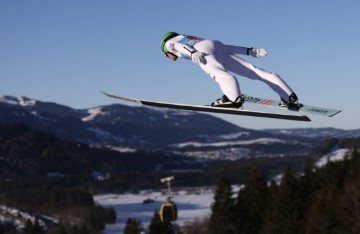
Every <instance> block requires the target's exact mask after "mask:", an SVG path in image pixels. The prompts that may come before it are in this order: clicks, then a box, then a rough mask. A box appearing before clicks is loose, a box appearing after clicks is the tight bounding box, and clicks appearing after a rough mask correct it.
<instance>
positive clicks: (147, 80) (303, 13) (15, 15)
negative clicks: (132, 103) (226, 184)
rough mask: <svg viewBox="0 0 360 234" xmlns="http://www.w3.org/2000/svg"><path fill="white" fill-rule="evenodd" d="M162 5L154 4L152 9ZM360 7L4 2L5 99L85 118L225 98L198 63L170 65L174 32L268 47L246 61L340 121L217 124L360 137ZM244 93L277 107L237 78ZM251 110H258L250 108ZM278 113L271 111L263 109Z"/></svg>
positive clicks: (0, 43) (0, 54)
mask: <svg viewBox="0 0 360 234" xmlns="http://www.w3.org/2000/svg"><path fill="white" fill-rule="evenodd" d="M155 2H156V3H155ZM359 10H360V2H359V1H356V0H349V1H325V0H319V1H310V0H304V1H285V0H278V1H235V0H234V1H226V0H224V1H216V2H215V1H214V2H212V1H191V2H173V1H162V0H159V1H145V0H144V1H136V0H132V1H115V0H106V1H99V0H63V1H56V0H53V1H50V0H48V1H45V0H34V1H17V0H15V1H10V0H3V1H0V30H1V36H0V95H12V96H27V97H30V98H34V99H38V100H42V101H50V102H57V103H59V104H63V105H67V106H70V107H74V108H79V109H85V108H90V107H95V106H99V105H107V104H111V103H115V102H116V100H112V99H109V98H108V97H105V96H103V95H102V94H100V92H99V90H104V91H107V92H110V93H114V94H119V95H124V96H129V97H136V98H144V99H149V100H157V101H170V102H178V103H189V104H208V103H211V102H212V101H214V100H215V99H217V98H219V97H220V96H222V94H221V92H220V89H219V87H218V86H217V84H216V83H215V82H214V81H212V80H211V79H210V78H209V77H208V76H207V75H206V74H205V73H204V72H203V71H202V70H201V69H200V68H199V67H198V65H196V64H193V63H192V62H190V61H185V60H178V61H177V62H172V61H170V60H168V59H166V58H165V57H164V55H163V54H162V53H161V51H160V47H159V43H160V39H161V37H162V35H163V34H164V33H166V32H168V31H176V32H178V33H184V34H190V35H196V36H200V37H204V38H209V39H216V40H220V41H222V42H223V43H225V44H233V45H239V46H246V47H251V46H253V47H258V48H266V49H267V50H268V52H269V55H268V56H267V57H264V58H260V59H256V58H252V57H246V58H245V59H246V60H248V61H250V62H251V63H253V64H254V65H256V66H258V67H260V68H263V69H266V70H268V71H272V72H275V73H277V74H279V75H280V76H281V77H282V78H283V79H284V80H285V81H286V82H287V83H288V84H289V85H290V86H291V87H292V88H293V89H294V90H295V91H296V93H297V95H298V96H299V99H300V101H301V102H303V103H306V104H311V105H315V106H323V107H333V108H335V109H341V110H343V112H342V113H341V114H339V115H338V116H335V117H333V118H323V117H316V116H310V118H312V120H313V121H312V122H311V123H303V122H292V121H282V120H272V119H270V120H269V119H261V118H251V117H239V116H228V115H216V116H217V117H221V118H223V119H225V120H226V121H230V122H232V123H235V124H237V125H239V126H241V127H246V128H253V129H264V128H307V127H335V128H342V129H357V128H360V122H359V120H358V119H359V115H360V109H359V107H358V105H357V102H358V101H359V100H360V92H359V84H360V77H359V66H360V63H359V62H360V59H359V58H358V56H359V54H360V45H359V44H360V30H359V22H360V15H359ZM238 80H239V83H240V86H241V89H242V91H243V92H244V93H247V94H251V95H253V96H259V97H268V98H274V99H276V98H278V97H277V95H276V94H275V93H273V92H272V91H271V90H270V88H268V87H267V86H266V85H264V84H263V83H261V82H259V81H252V80H249V79H247V78H244V77H238ZM246 108H248V109H251V108H253V107H251V106H246ZM262 110H264V111H271V109H262Z"/></svg>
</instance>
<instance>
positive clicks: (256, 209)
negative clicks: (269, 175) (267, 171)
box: [236, 167, 268, 233]
mask: <svg viewBox="0 0 360 234" xmlns="http://www.w3.org/2000/svg"><path fill="white" fill-rule="evenodd" d="M267 194H268V189H267V185H266V181H265V179H264V177H262V176H261V175H260V173H259V172H258V171H257V170H256V168H255V167H251V168H250V170H249V174H248V176H247V178H246V180H245V184H244V188H243V189H241V190H240V191H239V193H238V198H237V205H236V208H237V211H238V217H237V233H258V232H259V230H260V229H261V227H262V225H263V221H264V214H265V211H266V208H267Z"/></svg>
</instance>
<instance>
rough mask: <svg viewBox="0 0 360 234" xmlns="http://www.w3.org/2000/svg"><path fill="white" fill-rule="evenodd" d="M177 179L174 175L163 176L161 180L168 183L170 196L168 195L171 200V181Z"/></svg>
mask: <svg viewBox="0 0 360 234" xmlns="http://www.w3.org/2000/svg"><path fill="white" fill-rule="evenodd" d="M173 180H175V178H174V176H169V177H165V178H162V179H161V180H160V182H161V183H166V185H167V186H168V196H167V200H168V201H169V202H170V201H171V198H172V193H171V181H173Z"/></svg>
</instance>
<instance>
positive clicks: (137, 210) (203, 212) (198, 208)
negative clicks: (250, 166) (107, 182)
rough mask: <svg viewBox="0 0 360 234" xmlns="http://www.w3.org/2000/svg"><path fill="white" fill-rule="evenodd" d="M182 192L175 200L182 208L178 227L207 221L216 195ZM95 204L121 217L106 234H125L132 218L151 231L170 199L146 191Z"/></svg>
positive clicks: (99, 199)
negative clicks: (128, 220)
mask: <svg viewBox="0 0 360 234" xmlns="http://www.w3.org/2000/svg"><path fill="white" fill-rule="evenodd" d="M190 191H191V190H189V191H186V190H181V191H178V192H175V193H174V198H173V199H172V200H173V201H174V202H175V203H176V205H177V208H178V219H177V220H176V222H175V223H176V224H178V225H180V226H181V225H183V224H184V223H185V222H187V221H193V220H195V219H197V218H199V219H201V218H205V217H207V216H209V215H210V213H211V208H210V207H211V204H212V202H213V200H214V193H213V191H212V190H211V189H200V188H199V189H196V190H195V191H191V192H190ZM94 199H95V201H96V202H97V203H99V204H100V205H102V206H104V207H113V208H114V209H115V211H116V214H117V220H116V223H115V224H110V225H107V226H106V228H105V230H104V233H105V234H115V233H116V234H119V233H123V230H124V228H125V224H126V221H127V219H128V218H135V219H138V220H140V221H141V223H142V225H143V227H144V228H146V229H147V228H148V226H149V224H150V222H151V219H152V217H153V215H154V212H155V210H157V211H159V209H160V207H161V204H162V203H163V202H165V201H166V195H164V194H162V193H161V192H159V191H155V192H150V191H143V192H141V193H139V194H106V195H98V196H95V197H94ZM146 199H153V200H154V202H152V203H150V204H143V201H144V200H146Z"/></svg>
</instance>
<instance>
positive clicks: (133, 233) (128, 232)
mask: <svg viewBox="0 0 360 234" xmlns="http://www.w3.org/2000/svg"><path fill="white" fill-rule="evenodd" d="M141 231H142V226H141V222H140V221H139V220H136V219H131V218H128V220H127V221H126V226H125V230H124V234H140V233H141Z"/></svg>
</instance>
